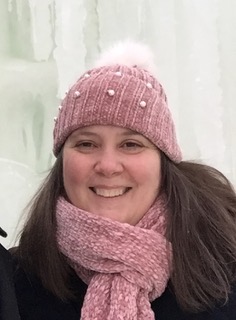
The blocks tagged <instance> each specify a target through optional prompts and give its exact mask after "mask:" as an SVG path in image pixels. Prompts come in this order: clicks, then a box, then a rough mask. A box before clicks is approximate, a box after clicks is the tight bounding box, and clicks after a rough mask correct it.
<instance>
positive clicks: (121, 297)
mask: <svg viewBox="0 0 236 320" xmlns="http://www.w3.org/2000/svg"><path fill="white" fill-rule="evenodd" d="M166 215H167V211H166V202H165V197H159V198H158V199H157V200H156V202H155V204H154V205H153V206H152V207H151V208H150V209H149V210H148V212H147V213H146V214H145V215H144V217H143V218H142V219H141V220H140V221H139V223H138V224H137V225H136V226H131V225H129V224H126V223H120V222H117V221H112V220H110V219H108V218H104V217H101V216H98V215H96V214H92V213H89V212H86V211H83V210H81V209H79V208H77V207H75V206H73V205H72V204H70V203H68V202H67V201H66V200H65V199H64V198H62V197H60V198H59V199H58V202H57V241H58V246H59V250H60V251H61V252H62V253H63V254H64V255H65V256H66V257H67V258H68V262H69V264H70V265H71V266H72V267H73V269H74V270H75V271H76V273H77V274H78V276H79V277H80V278H81V279H82V280H83V281H84V282H85V283H87V284H88V290H87V293H86V296H85V299H84V303H83V308H82V313H81V320H95V319H96V320H118V319H120V320H121V319H122V320H124V319H125V320H153V319H154V314H153V311H152V309H151V306H150V301H153V300H155V299H156V298H157V297H159V296H160V295H161V294H162V293H163V292H164V290H165V288H166V285H167V282H168V279H169V277H170V272H171V262H172V251H171V244H170V243H169V242H168V241H167V240H166V238H165V225H166V223H165V221H166Z"/></svg>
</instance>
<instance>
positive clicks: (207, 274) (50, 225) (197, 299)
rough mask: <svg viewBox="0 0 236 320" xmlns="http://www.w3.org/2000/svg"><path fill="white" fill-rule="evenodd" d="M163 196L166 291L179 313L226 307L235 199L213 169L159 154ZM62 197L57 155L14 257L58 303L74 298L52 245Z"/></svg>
mask: <svg viewBox="0 0 236 320" xmlns="http://www.w3.org/2000/svg"><path fill="white" fill-rule="evenodd" d="M162 190H163V191H164V192H166V194H167V198H168V206H169V219H168V226H167V237H168V238H169V239H170V241H171V242H172V245H173V273H172V276H171V287H172V288H173V290H174V293H175V295H176V298H177V301H178V303H179V304H180V306H181V307H182V309H184V310H187V311H191V312H197V311H200V310H205V309H207V308H210V307H212V306H213V305H214V304H215V303H217V302H222V301H223V302H226V301H227V299H228V295H229V293H230V287H231V284H232V282H234V281H235V277H236V272H235V271H236V270H235V269H236V221H235V220H236V194H235V192H234V190H233V188H232V186H231V185H230V183H229V181H228V180H227V179H226V178H225V177H224V176H223V174H221V173H220V172H219V171H217V170H216V169H214V168H212V167H209V166H206V165H202V164H197V163H193V162H185V161H182V162H181V163H179V164H175V163H173V162H172V161H170V160H169V159H168V158H167V157H166V156H165V155H164V154H163V153H162ZM63 193H64V187H63V178H62V155H61V154H60V155H59V156H58V158H57V160H56V162H55V165H54V167H53V168H52V170H51V172H50V174H49V175H48V177H47V178H46V180H45V182H44V183H43V185H42V187H41V188H40V189H39V191H38V193H37V194H36V195H35V197H34V198H33V200H32V202H31V206H30V210H29V211H30V215H29V219H28V221H27V222H26V225H25V227H24V229H23V232H22V234H21V238H20V243H19V247H18V249H17V255H18V256H19V260H20V262H21V264H22V266H23V268H24V269H25V270H27V271H28V272H29V271H30V272H32V273H33V274H36V275H37V276H38V277H39V278H40V279H41V281H42V283H43V285H44V286H45V287H46V288H47V289H49V290H50V291H51V292H53V293H54V294H55V295H56V296H58V297H59V298H61V299H63V300H65V299H69V298H71V297H73V292H72V291H71V289H70V286H69V284H68V281H69V277H70V272H71V269H70V268H69V266H68V265H67V263H66V261H65V258H64V257H63V256H62V255H61V254H60V252H59V251H58V248H57V244H56V237H55V233H56V232H55V231H56V221H55V206H56V201H57V198H58V196H59V195H60V194H63Z"/></svg>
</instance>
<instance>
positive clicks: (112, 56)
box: [95, 40, 156, 74]
mask: <svg viewBox="0 0 236 320" xmlns="http://www.w3.org/2000/svg"><path fill="white" fill-rule="evenodd" d="M153 60H154V58H153V53H152V51H151V49H150V48H149V47H148V46H147V45H146V44H144V43H140V42H134V41H131V40H126V41H123V42H118V43H116V44H115V45H113V46H112V47H111V48H109V49H108V50H106V51H104V52H103V53H102V54H101V57H100V58H99V59H98V61H97V62H96V63H95V67H103V66H110V65H115V64H121V65H126V66H128V67H133V66H137V67H139V68H142V69H145V70H148V71H149V72H151V73H152V74H155V73H156V67H155V64H154V61H153Z"/></svg>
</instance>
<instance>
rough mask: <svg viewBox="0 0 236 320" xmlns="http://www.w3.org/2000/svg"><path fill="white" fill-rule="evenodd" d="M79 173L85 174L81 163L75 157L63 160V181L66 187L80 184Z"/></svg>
mask: <svg viewBox="0 0 236 320" xmlns="http://www.w3.org/2000/svg"><path fill="white" fill-rule="evenodd" d="M79 172H83V171H82V170H81V168H80V166H79V162H78V161H76V159H75V158H74V157H70V158H68V157H67V156H65V158H64V159H63V179H64V184H65V187H66V186H68V184H75V183H78V182H79V180H80V178H79V177H80V175H79Z"/></svg>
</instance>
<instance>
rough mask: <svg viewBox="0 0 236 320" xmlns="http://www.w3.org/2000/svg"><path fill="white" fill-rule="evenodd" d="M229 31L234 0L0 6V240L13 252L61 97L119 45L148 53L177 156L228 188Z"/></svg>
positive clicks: (23, 1)
mask: <svg viewBox="0 0 236 320" xmlns="http://www.w3.org/2000/svg"><path fill="white" fill-rule="evenodd" d="M235 30H236V1H234V0H129V1H127V0H66V1H65V0H40V1H37V0H0V111H1V113H0V204H1V208H0V226H1V227H2V228H4V229H5V230H6V231H7V232H8V234H9V237H8V238H7V239H6V240H4V239H3V240H2V239H1V242H2V243H3V244H4V245H5V246H7V247H9V246H12V245H14V241H15V236H16V234H17V231H19V229H20V226H21V224H22V221H23V220H24V218H21V219H20V217H21V216H22V209H23V208H24V206H25V205H26V203H27V202H28V201H29V199H30V197H31V196H32V194H33V193H34V191H35V190H36V188H37V186H38V185H39V183H40V182H41V181H42V179H43V177H44V176H45V174H46V173H47V170H48V169H49V168H50V167H51V165H52V164H53V162H54V157H53V155H52V152H51V148H52V129H53V124H54V123H53V118H54V116H55V115H56V114H57V106H58V105H59V103H60V99H61V98H62V97H64V92H65V91H66V90H67V88H68V87H69V86H70V84H72V82H73V81H74V80H75V79H76V78H77V76H78V75H80V73H81V72H83V71H84V70H85V69H86V68H88V67H90V66H91V65H92V61H93V60H94V59H95V58H96V57H97V56H98V54H99V52H100V51H101V50H102V49H104V48H106V47H107V46H109V45H110V44H112V43H113V42H114V41H117V40H122V39H127V38H131V39H135V40H142V41H144V42H146V43H147V44H149V45H150V46H151V47H152V49H153V51H154V53H155V59H156V61H155V62H156V64H157V67H158V73H159V80H160V81H161V83H162V84H163V85H164V87H165V89H166V92H167V96H168V100H169V105H170V108H171V110H172V112H173V116H174V119H175V121H176V126H177V132H178V137H179V141H180V144H181V146H182V149H183V153H184V158H185V159H186V160H190V159H196V160H201V161H204V162H205V163H208V164H210V165H213V166H215V167H217V168H218V169H220V170H221V171H223V173H224V174H226V176H227V177H228V178H230V179H231V181H232V182H233V183H234V184H236V139H235V138H236V124H235V122H236V106H235V101H236V31H235ZM19 221H21V222H19Z"/></svg>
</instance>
